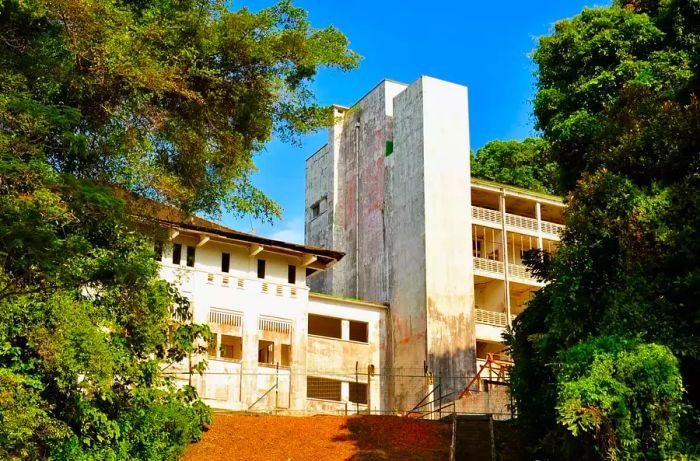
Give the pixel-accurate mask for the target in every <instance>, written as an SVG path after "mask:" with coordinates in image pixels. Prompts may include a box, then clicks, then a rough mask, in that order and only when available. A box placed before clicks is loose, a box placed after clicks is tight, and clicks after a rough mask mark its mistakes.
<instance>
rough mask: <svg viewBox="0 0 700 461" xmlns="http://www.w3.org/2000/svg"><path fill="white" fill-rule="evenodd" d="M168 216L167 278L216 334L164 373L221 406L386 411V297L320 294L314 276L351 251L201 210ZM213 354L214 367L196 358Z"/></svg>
mask: <svg viewBox="0 0 700 461" xmlns="http://www.w3.org/2000/svg"><path fill="white" fill-rule="evenodd" d="M194 219H195V221H194V223H191V222H183V221H180V220H176V219H172V220H161V225H162V226H163V227H165V228H166V229H167V231H168V239H167V240H168V241H167V242H166V243H165V244H163V245H162V247H161V248H162V250H161V251H162V252H161V256H160V261H161V277H162V278H163V279H165V280H167V281H170V282H172V283H174V284H175V286H177V287H178V289H179V291H180V293H181V294H182V295H184V296H186V297H187V298H189V300H190V304H191V308H192V312H193V316H194V319H193V320H194V321H195V322H197V323H203V324H208V325H209V327H210V329H211V331H212V332H213V333H214V337H215V339H214V340H213V341H212V342H211V343H210V344H208V353H207V354H206V356H198V357H190V358H189V359H187V360H184V361H183V362H182V363H179V364H175V365H174V366H172V367H170V368H168V370H166V372H167V373H168V374H170V375H171V376H172V377H173V378H174V379H175V381H176V382H177V383H179V384H185V383H189V384H191V385H193V386H194V387H195V388H196V389H197V391H198V393H199V396H200V397H201V398H202V399H203V400H204V401H205V402H207V403H208V404H209V405H211V406H212V407H214V408H220V409H229V410H239V411H266V410H268V411H269V410H276V411H288V412H290V413H295V412H338V411H340V412H342V411H344V410H345V411H347V409H348V406H350V407H351V409H352V411H367V410H371V411H381V410H382V409H383V408H386V405H387V403H386V402H385V401H382V399H385V397H384V395H385V393H384V392H383V386H384V383H383V382H382V380H381V379H372V378H371V374H372V371H373V369H374V367H380V366H382V364H383V363H384V361H385V360H386V358H385V355H386V334H385V331H386V314H387V306H386V305H385V304H382V303H372V302H364V301H360V300H348V299H343V298H339V297H334V296H328V295H323V294H319V293H312V292H310V290H309V287H308V285H307V283H306V279H307V276H312V275H313V274H315V273H317V272H322V271H324V270H326V269H327V268H328V267H330V266H332V265H333V264H335V263H336V262H337V261H338V260H340V259H341V258H342V257H343V253H341V252H337V251H332V250H327V249H322V248H312V247H308V246H304V245H296V244H292V243H288V242H281V241H275V240H270V239H265V238H261V237H258V236H255V235H250V234H245V233H241V232H237V231H234V230H232V229H226V228H224V227H222V226H219V225H216V224H214V223H209V222H207V221H205V220H202V219H199V218H194ZM202 360H207V369H206V371H205V372H204V373H203V374H201V375H199V374H197V373H190V372H189V371H190V365H194V364H196V363H197V362H200V361H202Z"/></svg>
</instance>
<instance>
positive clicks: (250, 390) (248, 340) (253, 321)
mask: <svg viewBox="0 0 700 461" xmlns="http://www.w3.org/2000/svg"><path fill="white" fill-rule="evenodd" d="M242 345H243V350H242V356H241V402H242V403H243V405H244V407H245V408H248V406H250V405H251V404H253V402H255V401H256V400H257V398H258V397H259V395H258V376H257V373H258V315H257V313H256V312H254V311H252V310H251V309H244V310H243V337H242Z"/></svg>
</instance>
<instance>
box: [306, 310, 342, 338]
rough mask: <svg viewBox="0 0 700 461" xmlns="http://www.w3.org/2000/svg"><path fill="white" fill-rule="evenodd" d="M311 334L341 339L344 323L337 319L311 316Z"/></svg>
mask: <svg viewBox="0 0 700 461" xmlns="http://www.w3.org/2000/svg"><path fill="white" fill-rule="evenodd" d="M309 334H310V335H316V336H326V337H329V338H336V339H341V338H342V337H343V327H342V321H341V320H340V319H337V318H335V317H324V316H322V315H316V314H309Z"/></svg>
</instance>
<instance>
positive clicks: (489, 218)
mask: <svg viewBox="0 0 700 461" xmlns="http://www.w3.org/2000/svg"><path fill="white" fill-rule="evenodd" d="M472 219H473V220H474V221H481V223H482V224H486V225H493V224H496V227H499V228H500V227H501V212H500V211H496V210H491V209H489V208H482V207H480V206H472Z"/></svg>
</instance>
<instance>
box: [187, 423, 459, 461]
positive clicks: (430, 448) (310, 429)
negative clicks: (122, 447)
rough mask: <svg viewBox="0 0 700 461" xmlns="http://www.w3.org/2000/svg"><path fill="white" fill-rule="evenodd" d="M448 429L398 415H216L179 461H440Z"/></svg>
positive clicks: (444, 456) (446, 445) (443, 457)
mask: <svg viewBox="0 0 700 461" xmlns="http://www.w3.org/2000/svg"><path fill="white" fill-rule="evenodd" d="M451 435H452V432H451V426H450V425H449V424H446V423H440V422H435V421H423V420H416V419H412V418H402V417H399V416H305V417H296V416H238V415H219V416H215V417H214V423H213V424H212V426H211V427H210V429H209V431H207V432H206V433H205V434H204V437H203V438H202V440H200V441H199V442H197V443H195V444H193V445H191V446H190V447H189V448H188V449H187V451H186V452H185V455H184V457H183V458H182V459H183V461H208V460H227V461H228V460H233V461H239V460H240V461H243V460H245V461H309V460H312V461H385V460H401V461H438V460H440V461H443V460H447V459H448V457H449V451H450V448H449V447H450V438H451Z"/></svg>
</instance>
